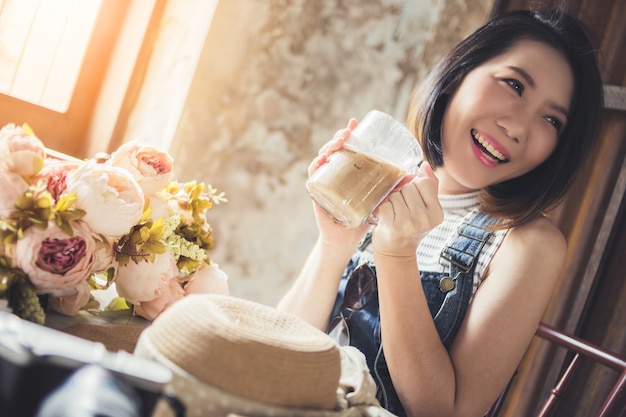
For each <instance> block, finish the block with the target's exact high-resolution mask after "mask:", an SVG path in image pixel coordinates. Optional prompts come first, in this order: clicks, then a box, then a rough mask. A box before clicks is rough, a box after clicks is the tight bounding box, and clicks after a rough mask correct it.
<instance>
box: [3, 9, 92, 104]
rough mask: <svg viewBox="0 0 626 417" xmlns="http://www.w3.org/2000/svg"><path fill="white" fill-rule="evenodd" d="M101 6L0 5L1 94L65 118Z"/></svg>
mask: <svg viewBox="0 0 626 417" xmlns="http://www.w3.org/2000/svg"><path fill="white" fill-rule="evenodd" d="M101 2H102V0H0V93H3V94H7V95H10V96H12V97H15V98H18V99H20V100H24V101H28V102H30V103H33V104H37V105H39V106H42V107H46V108H49V109H51V110H54V111H57V112H60V113H64V112H65V111H66V110H67V108H68V106H69V102H70V99H71V97H72V93H73V91H74V87H75V85H76V80H77V78H78V75H79V72H80V68H81V65H82V62H83V58H84V55H85V50H86V48H87V45H88V43H89V39H90V37H91V34H92V31H93V28H94V24H95V21H96V17H97V15H98V11H99V8H100V4H101Z"/></svg>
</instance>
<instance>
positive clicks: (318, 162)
mask: <svg viewBox="0 0 626 417" xmlns="http://www.w3.org/2000/svg"><path fill="white" fill-rule="evenodd" d="M327 161H328V157H327V156H326V154H322V155H318V156H317V157H316V158H315V159H313V161H311V163H310V164H309V167H308V169H307V172H308V174H309V177H310V176H311V175H312V174H313V173H314V172H315V171H317V169H318V168H319V167H321V166H322V165H324V164H325V163H326V162H327Z"/></svg>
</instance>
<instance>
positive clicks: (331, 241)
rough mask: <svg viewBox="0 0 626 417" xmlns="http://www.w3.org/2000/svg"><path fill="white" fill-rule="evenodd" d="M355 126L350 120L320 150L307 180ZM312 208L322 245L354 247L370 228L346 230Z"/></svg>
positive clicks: (337, 149)
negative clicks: (347, 245)
mask: <svg viewBox="0 0 626 417" xmlns="http://www.w3.org/2000/svg"><path fill="white" fill-rule="evenodd" d="M357 124H358V122H357V120H356V119H350V121H349V122H348V126H347V127H346V128H345V129H341V130H339V131H337V133H335V136H333V138H332V139H331V140H330V141H328V142H327V143H326V144H324V145H323V146H322V147H321V148H320V150H319V153H318V155H317V157H316V158H315V159H313V161H312V162H311V163H310V164H309V169H308V172H309V178H310V177H311V175H313V173H314V172H315V171H316V170H317V169H319V168H320V167H321V166H322V165H324V164H325V163H326V162H327V161H328V157H329V156H330V155H331V154H332V153H334V152H337V151H339V150H340V149H342V148H343V144H344V142H345V141H346V140H348V138H349V137H350V134H351V133H352V131H353V130H354V128H355V127H356V125H357ZM313 206H314V211H315V219H316V222H317V226H318V228H319V231H320V238H321V240H322V243H324V244H328V245H336V244H338V243H341V244H342V245H346V244H349V245H352V246H354V247H356V246H357V245H358V244H359V242H360V241H361V239H363V236H365V233H366V232H367V230H368V229H369V227H370V225H368V224H364V225H361V226H359V227H357V228H355V229H347V228H346V227H345V226H343V225H341V224H339V223H337V222H335V221H334V220H333V218H332V217H331V216H330V215H328V213H326V211H324V209H322V208H321V207H320V206H319V205H318V204H317V203H315V202H313Z"/></svg>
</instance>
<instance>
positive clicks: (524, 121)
mask: <svg viewBox="0 0 626 417" xmlns="http://www.w3.org/2000/svg"><path fill="white" fill-rule="evenodd" d="M497 124H498V126H499V127H500V128H501V129H502V130H503V131H504V132H505V133H506V135H507V136H508V137H509V138H511V139H512V140H514V141H515V142H523V141H525V140H526V138H527V136H528V131H529V129H530V124H531V122H530V116H529V115H528V114H527V112H525V111H524V110H521V109H519V108H516V109H513V110H512V111H510V112H507V114H505V115H502V116H500V117H499V118H498V120H497Z"/></svg>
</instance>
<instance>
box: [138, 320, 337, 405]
mask: <svg viewBox="0 0 626 417" xmlns="http://www.w3.org/2000/svg"><path fill="white" fill-rule="evenodd" d="M135 354H136V355H138V356H142V357H145V358H147V359H151V360H154V361H156V362H159V363H161V364H162V365H164V366H166V367H167V368H169V369H170V370H171V371H172V373H173V378H172V381H171V382H170V383H169V384H168V387H167V389H168V391H170V392H169V393H170V394H172V395H174V396H176V397H177V398H178V399H179V400H180V401H182V403H183V404H184V405H185V407H186V409H187V416H188V417H195V416H197V417H200V416H202V417H207V416H211V417H227V416H233V415H239V416H246V417H262V416H276V417H298V416H302V417H339V416H346V410H340V411H327V410H314V409H302V408H296V407H281V406H278V405H271V404H265V403H261V402H258V401H254V400H250V399H247V398H243V397H240V396H237V395H234V394H232V393H229V392H226V391H223V390H220V389H219V388H216V387H214V386H211V385H209V384H207V383H205V382H203V381H201V380H199V379H198V378H196V377H195V376H193V375H191V374H190V373H188V372H187V371H185V370H184V369H182V368H180V367H179V366H178V365H176V364H175V363H173V362H172V361H170V360H169V359H168V358H166V357H165V356H163V355H162V354H161V353H159V352H158V350H157V349H156V348H155V347H154V345H153V344H152V342H151V341H150V338H149V334H148V332H145V331H144V332H143V333H142V334H141V336H140V337H139V341H138V342H137V347H136V348H135ZM171 416H173V412H172V411H171V409H170V408H169V407H168V406H167V405H166V404H165V403H159V404H158V405H157V407H156V409H155V412H154V414H153V417H171Z"/></svg>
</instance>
